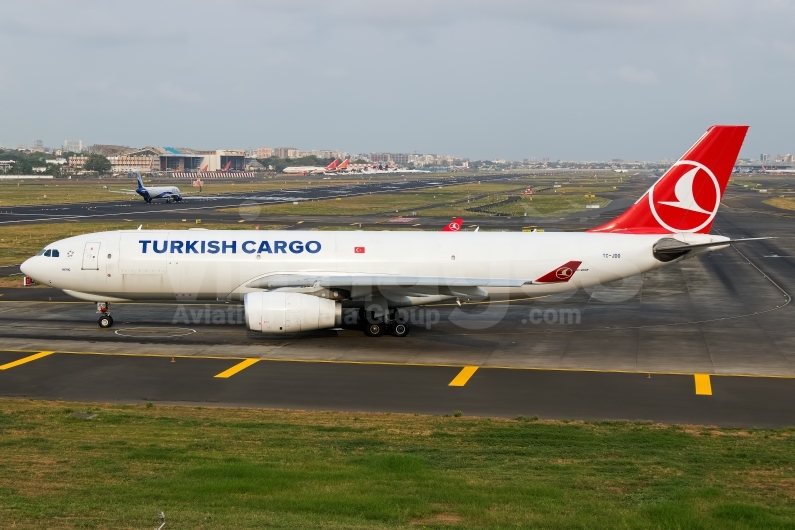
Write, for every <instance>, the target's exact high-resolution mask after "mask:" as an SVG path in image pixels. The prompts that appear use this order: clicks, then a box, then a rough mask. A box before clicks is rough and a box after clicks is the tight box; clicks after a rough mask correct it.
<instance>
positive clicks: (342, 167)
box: [337, 158, 351, 169]
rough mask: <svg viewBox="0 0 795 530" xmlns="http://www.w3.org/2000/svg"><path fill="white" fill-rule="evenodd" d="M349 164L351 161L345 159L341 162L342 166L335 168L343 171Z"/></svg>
mask: <svg viewBox="0 0 795 530" xmlns="http://www.w3.org/2000/svg"><path fill="white" fill-rule="evenodd" d="M350 163H351V159H350V158H346V159H345V160H343V161H342V164H340V165H338V166H337V169H345V168H346V167H348V164H350Z"/></svg>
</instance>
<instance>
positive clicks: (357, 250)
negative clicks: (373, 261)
mask: <svg viewBox="0 0 795 530" xmlns="http://www.w3.org/2000/svg"><path fill="white" fill-rule="evenodd" d="M353 253H354V254H364V247H353Z"/></svg>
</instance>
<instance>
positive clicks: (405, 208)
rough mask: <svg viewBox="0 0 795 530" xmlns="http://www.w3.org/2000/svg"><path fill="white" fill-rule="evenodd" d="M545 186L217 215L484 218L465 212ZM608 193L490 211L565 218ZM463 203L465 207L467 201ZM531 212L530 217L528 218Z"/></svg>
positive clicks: (527, 181)
mask: <svg viewBox="0 0 795 530" xmlns="http://www.w3.org/2000/svg"><path fill="white" fill-rule="evenodd" d="M547 185H549V183H548V182H546V181H542V180H540V179H538V178H529V177H523V178H519V179H516V180H511V181H506V182H484V183H482V184H477V183H472V184H459V185H453V186H444V187H437V188H430V189H424V190H417V191H405V192H400V193H374V194H371V195H360V196H357V197H344V198H340V199H327V200H320V201H301V202H298V203H297V204H271V205H264V206H260V205H255V206H241V207H239V208H225V209H222V210H220V211H222V212H235V213H242V214H247V215H268V214H288V215H372V214H383V215H385V216H390V215H403V216H407V215H412V212H414V211H416V212H417V215H418V216H442V217H450V216H461V217H465V218H466V217H469V218H472V217H482V216H484V215H488V214H485V213H480V212H470V211H467V208H473V207H475V206H482V205H486V204H491V203H493V202H498V201H501V200H503V199H505V198H506V197H508V196H509V195H517V194H521V193H522V192H523V191H524V189H525V188H527V187H528V186H534V187H542V186H547ZM607 189H612V188H608V187H605V185H604V184H603V183H601V184H589V183H588V182H587V181H586V183H585V185H584V186H582V187H567V188H564V189H563V190H559V191H558V192H557V193H554V194H553V193H552V192H546V193H544V194H537V195H536V198H534V201H535V202H536V204H538V205H539V206H538V207H536V208H535V210H522V211H516V212H514V211H513V210H510V209H511V208H515V207H516V206H512V205H506V206H505V207H502V208H499V209H497V210H495V211H503V210H504V209H506V208H507V209H508V210H506V211H510V213H512V214H514V215H523V214H524V212H525V211H528V215H531V214H532V215H554V214H556V213H558V214H562V213H569V212H572V211H580V210H584V209H585V205H586V204H597V203H601V204H607V202H609V201H608V200H607V199H600V198H597V199H595V200H587V199H585V198H584V195H585V194H586V193H590V194H592V193H596V192H599V191H605V190H607ZM467 200H469V202H467ZM531 212H535V213H531Z"/></svg>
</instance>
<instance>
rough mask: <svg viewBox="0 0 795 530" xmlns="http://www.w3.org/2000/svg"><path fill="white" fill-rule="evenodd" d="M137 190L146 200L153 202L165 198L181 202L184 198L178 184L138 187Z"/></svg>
mask: <svg viewBox="0 0 795 530" xmlns="http://www.w3.org/2000/svg"><path fill="white" fill-rule="evenodd" d="M135 192H136V193H137V194H138V195H140V196H141V197H143V198H144V200H145V201H146V202H151V201H153V200H157V199H164V200H167V201H172V200H173V201H176V202H179V201H181V200H182V195H181V194H180V192H179V188H177V187H176V186H156V187H149V188H138V189H136V190H135Z"/></svg>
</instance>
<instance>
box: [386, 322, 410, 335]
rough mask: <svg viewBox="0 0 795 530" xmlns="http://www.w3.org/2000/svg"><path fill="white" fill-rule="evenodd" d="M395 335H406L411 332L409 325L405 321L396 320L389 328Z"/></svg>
mask: <svg viewBox="0 0 795 530" xmlns="http://www.w3.org/2000/svg"><path fill="white" fill-rule="evenodd" d="M389 331H390V332H391V333H392V335H394V336H395V337H405V336H406V335H408V334H409V325H408V324H404V323H403V322H395V323H394V324H392V327H391V328H390V330H389Z"/></svg>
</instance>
